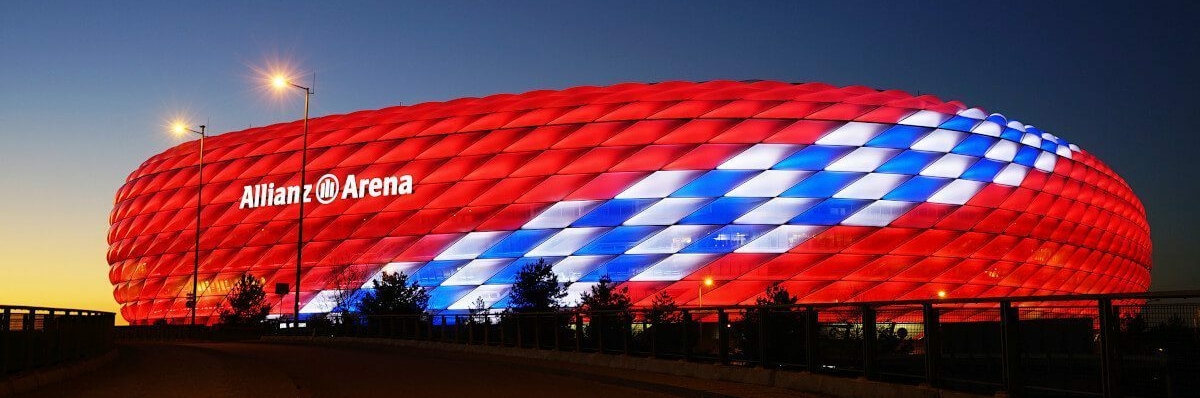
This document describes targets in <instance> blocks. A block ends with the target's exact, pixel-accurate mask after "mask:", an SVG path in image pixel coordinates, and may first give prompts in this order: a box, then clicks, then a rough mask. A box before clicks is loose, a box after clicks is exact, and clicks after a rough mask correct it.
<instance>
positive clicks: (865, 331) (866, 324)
mask: <svg viewBox="0 0 1200 398" xmlns="http://www.w3.org/2000/svg"><path fill="white" fill-rule="evenodd" d="M875 320H876V312H875V309H874V308H871V307H870V306H863V307H862V335H863V336H862V340H863V376H864V377H866V378H867V380H874V379H875V371H876V369H875V354H876V352H875V351H876V350H875V348H876V344H875V343H876V339H877V338H878V337H879V335H878V325H877V324H876V323H875Z"/></svg>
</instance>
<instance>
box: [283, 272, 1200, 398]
mask: <svg viewBox="0 0 1200 398" xmlns="http://www.w3.org/2000/svg"><path fill="white" fill-rule="evenodd" d="M278 331H279V333H292V334H294V333H307V334H325V335H340V336H360V337H385V338H398V339H415V340H434V341H442V342H448V343H458V344H476V345H490V346H505V347H522V348H532V349H553V350H563V351H577V352H599V353H605V354H620V355H636V356H645V357H655V358H675V359H682V360H687V361H708V362H714V363H721V364H726V365H731V366H745V367H752V366H757V367H763V368H769V369H781V370H796V371H807V372H813V373H822V374H831V375H840V376H850V377H865V378H867V379H870V380H880V381H887V382H896V383H911V384H925V385H930V386H934V387H940V388H947V389H953V390H960V391H968V392H976V393H984V394H992V393H996V392H1005V393H1007V394H1008V395H1010V396H1079V397H1088V396H1098V397H1119V396H1125V397H1183V396H1193V395H1191V394H1195V392H1196V391H1200V291H1188V292H1155V293H1140V294H1109V295H1074V296H1035V297H1010V298H996V299H940V300H913V301H893V302H869V303H829V304H804V305H797V306H785V307H744V306H734V307H703V308H687V309H680V310H676V311H673V312H658V313H656V312H654V311H650V310H644V309H639V310H633V311H629V312H611V311H609V312H603V311H596V312H578V311H565V312H554V313H512V312H506V313H488V314H433V315H430V314H422V315H400V316H378V317H369V318H367V319H366V320H365V322H354V323H343V324H340V325H331V326H325V327H321V328H318V327H311V328H305V329H301V330H294V329H293V330H289V329H278Z"/></svg>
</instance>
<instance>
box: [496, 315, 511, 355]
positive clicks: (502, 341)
mask: <svg viewBox="0 0 1200 398" xmlns="http://www.w3.org/2000/svg"><path fill="white" fill-rule="evenodd" d="M509 315H511V314H509ZM510 318H511V317H510ZM510 322H511V321H510ZM496 325H499V326H500V344H498V345H499V346H500V347H504V346H506V345H508V340H505V339H504V336H505V333H506V332H505V331H504V329H507V325H505V324H504V313H503V312H501V313H499V314H497V315H496Z"/></svg>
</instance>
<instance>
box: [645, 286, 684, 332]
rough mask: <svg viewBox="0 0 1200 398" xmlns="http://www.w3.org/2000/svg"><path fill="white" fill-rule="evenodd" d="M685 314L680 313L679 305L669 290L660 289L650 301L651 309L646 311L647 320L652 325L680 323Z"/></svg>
mask: <svg viewBox="0 0 1200 398" xmlns="http://www.w3.org/2000/svg"><path fill="white" fill-rule="evenodd" d="M682 319H683V314H681V313H679V305H678V304H675V299H674V298H673V297H671V295H670V294H667V292H666V291H665V290H664V291H660V292H658V294H656V295H654V299H652V300H651V301H650V309H649V310H647V311H646V322H647V323H649V324H650V325H664V324H673V323H679V321H680V320H682Z"/></svg>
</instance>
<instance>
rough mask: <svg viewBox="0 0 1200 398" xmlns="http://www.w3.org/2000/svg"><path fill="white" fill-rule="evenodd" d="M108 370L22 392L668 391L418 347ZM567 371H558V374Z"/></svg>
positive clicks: (274, 353)
mask: <svg viewBox="0 0 1200 398" xmlns="http://www.w3.org/2000/svg"><path fill="white" fill-rule="evenodd" d="M118 349H119V350H120V357H119V358H118V359H116V360H115V361H113V362H111V363H110V364H108V365H107V366H105V367H104V368H103V369H101V370H99V371H96V372H93V373H89V374H85V375H81V376H79V377H76V378H73V379H70V380H67V381H65V382H63V383H60V384H55V385H51V386H48V387H45V388H42V389H40V390H35V391H31V392H29V393H26V394H24V395H18V397H120V398H135V397H181V398H187V397H212V398H222V397H264V398H267V397H287V398H297V397H320V398H326V397H356V398H358V397H489V398H496V397H555V398H562V397H570V398H577V397H578V398H586V397H667V396H668V395H662V394H659V393H655V392H653V391H647V390H644V389H634V388H628V387H624V386H621V385H620V383H619V382H600V381H593V380H587V379H583V378H577V377H571V376H568V375H562V374H561V373H562V372H552V371H548V370H547V369H546V368H544V367H539V366H527V365H514V364H512V363H506V362H504V361H500V360H496V359H490V358H486V357H485V358H478V357H469V356H465V355H463V354H458V353H447V352H442V351H434V350H422V349H415V348H398V347H397V348H392V347H388V348H377V349H376V348H354V347H331V346H314V345H285V344H270V343H195V344H122V345H120V346H119V348H118ZM553 373H559V374H553Z"/></svg>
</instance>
